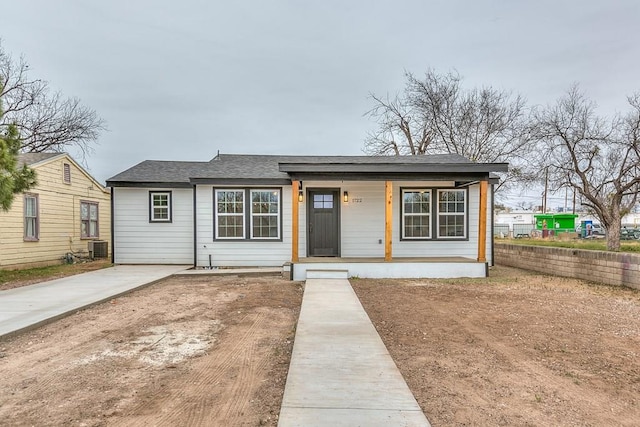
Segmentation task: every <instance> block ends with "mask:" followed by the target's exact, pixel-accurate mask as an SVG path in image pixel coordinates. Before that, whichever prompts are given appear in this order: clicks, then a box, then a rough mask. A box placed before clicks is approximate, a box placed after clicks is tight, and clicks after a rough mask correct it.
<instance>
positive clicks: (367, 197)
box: [300, 181, 491, 262]
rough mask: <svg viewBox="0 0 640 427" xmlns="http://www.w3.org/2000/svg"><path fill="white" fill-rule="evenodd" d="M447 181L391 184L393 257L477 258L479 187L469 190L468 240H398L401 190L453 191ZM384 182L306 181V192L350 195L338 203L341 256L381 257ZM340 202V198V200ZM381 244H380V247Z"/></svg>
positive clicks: (303, 243) (302, 208)
mask: <svg viewBox="0 0 640 427" xmlns="http://www.w3.org/2000/svg"><path fill="white" fill-rule="evenodd" d="M453 184H454V183H453V182H449V181H396V182H394V183H393V222H392V230H393V235H392V251H393V256H394V257H399V258H401V257H443V256H459V257H466V258H471V259H476V258H477V256H478V221H479V212H478V202H479V194H480V191H479V188H480V187H479V185H473V186H471V187H470V188H469V204H468V206H469V212H468V220H469V221H468V228H469V230H468V236H469V239H468V240H466V239H465V240H459V241H443V240H440V241H435V240H428V241H409V240H400V188H401V187H402V188H404V187H424V188H452V187H453ZM384 187H385V183H384V181H344V182H343V181H318V182H315V181H305V182H304V191H305V197H306V191H307V189H309V188H339V189H340V195H342V193H343V191H345V190H346V191H348V192H349V202H346V203H345V202H344V201H342V200H341V202H340V203H341V206H340V213H341V216H342V220H341V221H342V222H341V256H342V257H344V258H349V257H383V256H384V231H385V219H384V215H385V188H384ZM341 199H342V197H341ZM490 215H491V195H490V194H489V198H488V201H487V258H488V259H487V260H488V261H489V262H490V261H491V259H490V257H491V252H490V248H491V240H490V239H491V229H490V218H491V216H490ZM306 221H307V217H306V200H305V203H301V204H300V256H301V257H304V256H306ZM380 242H382V243H380Z"/></svg>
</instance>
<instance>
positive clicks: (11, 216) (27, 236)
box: [0, 153, 111, 268]
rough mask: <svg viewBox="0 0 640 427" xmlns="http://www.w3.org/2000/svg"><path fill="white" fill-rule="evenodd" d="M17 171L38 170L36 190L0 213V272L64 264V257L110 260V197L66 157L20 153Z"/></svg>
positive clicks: (26, 193)
mask: <svg viewBox="0 0 640 427" xmlns="http://www.w3.org/2000/svg"><path fill="white" fill-rule="evenodd" d="M18 163H19V165H20V167H22V165H25V164H26V165H27V166H29V167H30V168H32V169H33V170H35V171H36V177H37V181H38V182H37V185H36V186H35V187H34V188H32V189H30V190H28V191H26V192H24V193H22V194H17V195H16V196H15V198H14V200H13V204H12V206H11V209H9V211H7V212H2V211H1V210H0V268H25V267H36V266H42V265H51V264H57V263H62V262H63V260H65V257H66V255H67V254H69V253H71V254H83V255H84V256H85V257H88V256H89V248H90V247H91V248H92V249H93V247H94V244H95V247H98V244H99V247H100V249H101V254H100V255H102V256H104V257H105V258H108V247H109V245H110V242H111V196H110V194H109V191H108V190H107V188H105V187H104V186H102V185H101V184H100V183H99V182H98V181H96V179H95V178H93V177H92V176H91V175H90V174H89V173H88V172H87V171H86V170H85V169H84V168H83V167H82V166H80V165H79V164H78V163H76V161H75V160H74V159H73V158H71V157H70V156H69V155H68V154H66V153H25V154H21V155H20V157H19V159H18Z"/></svg>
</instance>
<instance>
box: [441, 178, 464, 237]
mask: <svg viewBox="0 0 640 427" xmlns="http://www.w3.org/2000/svg"><path fill="white" fill-rule="evenodd" d="M443 192H448V193H450V192H459V193H462V194H464V200H463V202H462V203H463V205H464V212H440V193H443ZM436 193H437V194H436V200H435V203H436V205H435V211H436V236H437V238H438V239H443V240H444V239H447V240H466V239H467V238H468V236H467V234H468V232H469V231H468V230H467V224H468V222H469V219H468V218H467V215H468V210H469V206H468V204H467V202H468V201H467V199H468V197H469V195H468V193H467V190H465V189H459V188H439V189H438V190H437V192H436ZM440 215H446V216H462V217H463V221H462V226H463V230H464V232H463V235H462V236H442V235H441V234H440Z"/></svg>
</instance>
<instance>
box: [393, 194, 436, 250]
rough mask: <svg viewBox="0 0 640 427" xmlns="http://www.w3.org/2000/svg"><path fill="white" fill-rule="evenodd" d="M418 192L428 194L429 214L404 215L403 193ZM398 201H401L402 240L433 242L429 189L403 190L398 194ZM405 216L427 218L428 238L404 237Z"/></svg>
mask: <svg viewBox="0 0 640 427" xmlns="http://www.w3.org/2000/svg"><path fill="white" fill-rule="evenodd" d="M419 192H424V193H428V194H429V213H428V214H423V213H406V212H405V211H404V195H405V193H419ZM400 200H401V210H402V212H401V214H400V215H401V218H402V224H401V225H402V227H401V229H402V231H401V232H402V240H433V194H432V192H431V189H428V188H403V189H402V191H401V194H400ZM407 216H428V217H429V236H428V237H414V236H408V237H407V236H406V235H405V230H406V223H405V218H406V217H407Z"/></svg>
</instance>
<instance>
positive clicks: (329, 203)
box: [313, 194, 333, 209]
mask: <svg viewBox="0 0 640 427" xmlns="http://www.w3.org/2000/svg"><path fill="white" fill-rule="evenodd" d="M313 207H314V209H333V194H314V195H313Z"/></svg>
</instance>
